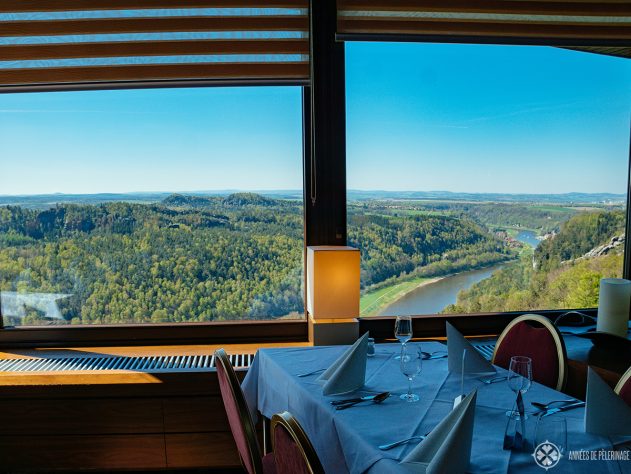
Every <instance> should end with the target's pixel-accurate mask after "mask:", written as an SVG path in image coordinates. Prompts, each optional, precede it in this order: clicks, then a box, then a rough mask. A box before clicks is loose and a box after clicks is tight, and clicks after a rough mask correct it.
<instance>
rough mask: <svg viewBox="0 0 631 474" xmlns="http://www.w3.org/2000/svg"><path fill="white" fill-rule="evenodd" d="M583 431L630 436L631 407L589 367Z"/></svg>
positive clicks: (604, 434)
mask: <svg viewBox="0 0 631 474" xmlns="http://www.w3.org/2000/svg"><path fill="white" fill-rule="evenodd" d="M585 431H586V432H588V433H594V434H599V435H603V436H614V435H622V436H631V407H630V406H629V405H627V404H626V402H625V401H624V400H623V399H622V398H620V397H619V396H618V395H617V394H616V392H614V391H613V390H612V389H611V387H609V385H607V384H606V383H605V382H604V381H603V379H601V378H600V377H599V375H598V374H597V373H596V372H595V371H594V370H593V369H592V368H591V367H589V369H588V372H587V399H586V402H585Z"/></svg>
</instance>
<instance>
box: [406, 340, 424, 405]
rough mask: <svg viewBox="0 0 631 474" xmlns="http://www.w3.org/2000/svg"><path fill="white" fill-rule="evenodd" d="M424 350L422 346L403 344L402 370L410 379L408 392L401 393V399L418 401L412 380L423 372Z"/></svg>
mask: <svg viewBox="0 0 631 474" xmlns="http://www.w3.org/2000/svg"><path fill="white" fill-rule="evenodd" d="M422 361H423V352H421V348H420V347H414V346H407V345H406V344H403V345H402V346H401V372H402V373H403V375H405V376H406V377H407V379H408V393H404V394H403V395H401V400H405V401H406V402H418V400H419V397H418V395H415V394H413V393H412V380H413V379H414V377H416V376H417V375H418V374H420V373H421V367H422V364H423V362H422Z"/></svg>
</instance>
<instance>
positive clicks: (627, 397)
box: [615, 367, 631, 407]
mask: <svg viewBox="0 0 631 474" xmlns="http://www.w3.org/2000/svg"><path fill="white" fill-rule="evenodd" d="M615 391H616V393H617V394H618V395H619V396H620V398H622V399H623V400H624V401H625V402H627V405H629V406H630V407H631V367H629V369H628V370H627V371H626V372H625V373H624V375H623V376H622V377H621V378H620V381H619V382H618V384H617V385H616V390H615Z"/></svg>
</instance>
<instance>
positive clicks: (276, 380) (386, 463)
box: [242, 342, 631, 474]
mask: <svg viewBox="0 0 631 474" xmlns="http://www.w3.org/2000/svg"><path fill="white" fill-rule="evenodd" d="M415 344H416V343H415ZM421 346H422V349H423V350H424V351H426V352H434V351H441V350H445V349H446V346H444V345H443V344H440V343H438V342H427V343H422V344H421ZM399 347H400V346H398V345H397V344H378V345H377V349H376V355H375V356H374V357H370V358H368V363H367V368H366V384H365V386H364V388H363V389H362V390H360V391H357V392H354V393H353V394H346V395H343V396H329V397H325V396H323V395H322V386H321V385H320V384H318V383H316V382H315V379H316V378H317V377H318V374H314V375H312V376H308V377H303V378H301V377H297V374H300V373H305V372H309V371H311V370H316V369H320V368H326V367H328V366H329V365H330V364H331V363H332V362H333V361H334V360H335V359H336V358H337V357H338V356H339V355H340V354H341V353H342V352H343V350H344V349H345V347H343V346H331V347H308V348H288V349H261V350H259V351H258V353H257V356H256V357H255V359H254V362H253V364H252V367H251V368H250V370H249V372H248V374H247V376H246V378H245V380H244V381H243V384H242V387H243V390H244V392H245V394H246V399H247V400H248V404H249V406H250V409H251V410H252V411H253V413H255V412H256V411H259V412H260V413H262V414H263V415H264V416H266V417H268V418H271V417H272V415H273V414H274V413H278V412H281V411H285V410H287V411H289V412H290V413H292V414H293V415H294V416H295V417H296V418H297V419H298V421H299V422H300V424H301V425H302V426H303V428H304V429H305V431H306V433H307V435H308V436H309V438H310V439H311V441H312V443H313V445H314V447H315V449H316V451H317V453H318V455H319V457H320V460H321V461H322V464H323V466H324V468H325V470H326V472H327V473H335V474H337V473H342V474H344V473H353V474H354V473H364V472H369V473H396V472H402V469H401V467H400V466H399V464H398V462H399V460H401V459H402V458H403V457H404V456H405V455H406V454H407V453H408V452H409V451H410V450H411V449H413V447H414V444H413V443H409V444H406V445H403V446H400V447H398V448H395V449H392V450H389V451H381V450H379V449H378V446H379V445H381V444H385V443H389V442H393V441H397V440H399V439H403V438H407V437H410V436H414V435H419V434H426V433H428V432H429V431H430V430H431V429H432V428H433V427H434V426H436V424H437V423H439V422H440V420H442V419H443V418H444V417H445V415H446V414H447V413H449V411H450V410H451V408H452V405H453V399H454V397H456V396H457V395H458V393H459V392H460V375H459V374H449V373H448V371H447V359H436V360H427V361H423V369H422V372H421V374H420V375H419V376H417V378H416V379H415V380H414V383H413V392H414V393H417V394H418V395H420V397H421V399H420V401H418V402H416V403H408V402H404V401H402V400H400V399H399V397H398V395H399V394H401V393H404V392H406V391H407V379H406V378H405V377H404V376H403V375H402V374H401V371H400V368H399V362H398V361H397V360H395V359H394V357H395V355H397V354H398V353H399ZM498 370H500V371H502V369H498ZM474 388H477V389H478V397H477V406H476V414H475V427H474V439H473V448H472V454H471V464H470V466H469V469H470V472H473V473H506V472H520V473H522V472H523V473H539V474H544V473H545V471H544V470H543V469H542V468H540V467H538V466H537V465H536V464H535V462H534V460H533V458H532V456H531V454H532V451H530V450H529V451H528V452H519V453H518V452H512V451H505V450H503V449H502V444H503V438H504V431H505V428H506V423H507V420H508V418H507V417H506V416H505V412H506V410H509V409H511V408H512V405H513V404H514V401H515V394H514V393H513V392H512V391H511V390H510V389H509V388H508V386H507V384H506V382H504V381H502V382H499V383H495V384H490V385H486V384H483V383H482V382H481V381H480V380H478V379H477V378H475V377H472V376H471V377H467V378H466V379H465V392H467V393H468V392H470V391H471V390H473V389H474ZM384 391H390V392H392V393H393V394H395V395H393V396H391V397H390V398H388V399H387V400H386V401H385V402H383V403H382V404H380V405H376V404H373V403H363V404H361V405H358V406H356V407H353V408H350V409H347V410H341V411H337V410H335V408H334V407H333V406H332V405H331V404H330V403H329V402H330V401H331V400H335V399H340V398H349V397H351V396H356V395H357V396H360V395H365V394H369V393H379V392H384ZM524 398H525V402H526V404H527V406H528V407H527V411H528V410H531V411H534V408H533V407H532V406H530V402H531V401H539V402H543V403H545V402H547V401H551V400H558V399H563V398H567V397H566V396H564V395H563V394H560V393H559V392H556V391H554V390H552V389H549V388H547V387H545V386H543V385H539V384H537V383H533V385H532V387H531V388H530V390H529V391H528V392H527V393H526V394H525V397H524ZM553 416H555V417H565V418H566V420H567V428H568V449H569V450H579V449H585V450H598V449H607V450H610V449H612V440H610V439H608V438H605V437H600V436H594V435H589V434H586V433H584V431H583V416H584V409H583V408H579V409H574V410H570V411H567V412H564V413H559V414H555V415H553ZM535 424H536V419H535V417H530V418H529V419H528V420H527V422H526V431H527V439H528V440H529V441H532V440H533V439H534V432H535ZM614 441H616V442H617V441H618V440H614ZM454 455H457V453H454ZM550 472H551V473H552V474H554V473H555V472H556V473H565V472H573V473H586V474H595V473H601V472H602V473H631V461H628V462H625V461H620V462H617V461H601V460H594V461H576V460H575V461H571V460H569V459H568V458H567V457H565V458H563V459H562V460H561V462H560V463H559V464H558V465H557V466H556V467H554V468H553V469H551V470H550Z"/></svg>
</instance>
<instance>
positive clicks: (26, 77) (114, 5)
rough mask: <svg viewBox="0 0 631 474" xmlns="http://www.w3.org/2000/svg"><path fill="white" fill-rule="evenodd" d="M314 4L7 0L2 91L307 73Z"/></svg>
mask: <svg viewBox="0 0 631 474" xmlns="http://www.w3.org/2000/svg"><path fill="white" fill-rule="evenodd" d="M308 31H309V17H308V0H143V1H142V2H139V1H137V0H1V1H0V91H2V90H4V91H7V90H15V89H22V88H27V89H37V88H41V87H47V88H50V87H58V86H64V85H65V86H68V85H70V86H73V87H79V88H80V87H81V86H82V85H83V86H89V85H94V84H97V85H98V84H102V83H119V84H126V83H130V82H133V83H138V82H142V83H147V82H158V83H159V82H161V81H174V80H175V81H196V80H203V81H213V80H221V81H227V82H231V81H233V82H235V83H237V82H238V83H240V82H253V83H256V82H279V83H295V84H304V83H307V81H308V79H309V38H308Z"/></svg>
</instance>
